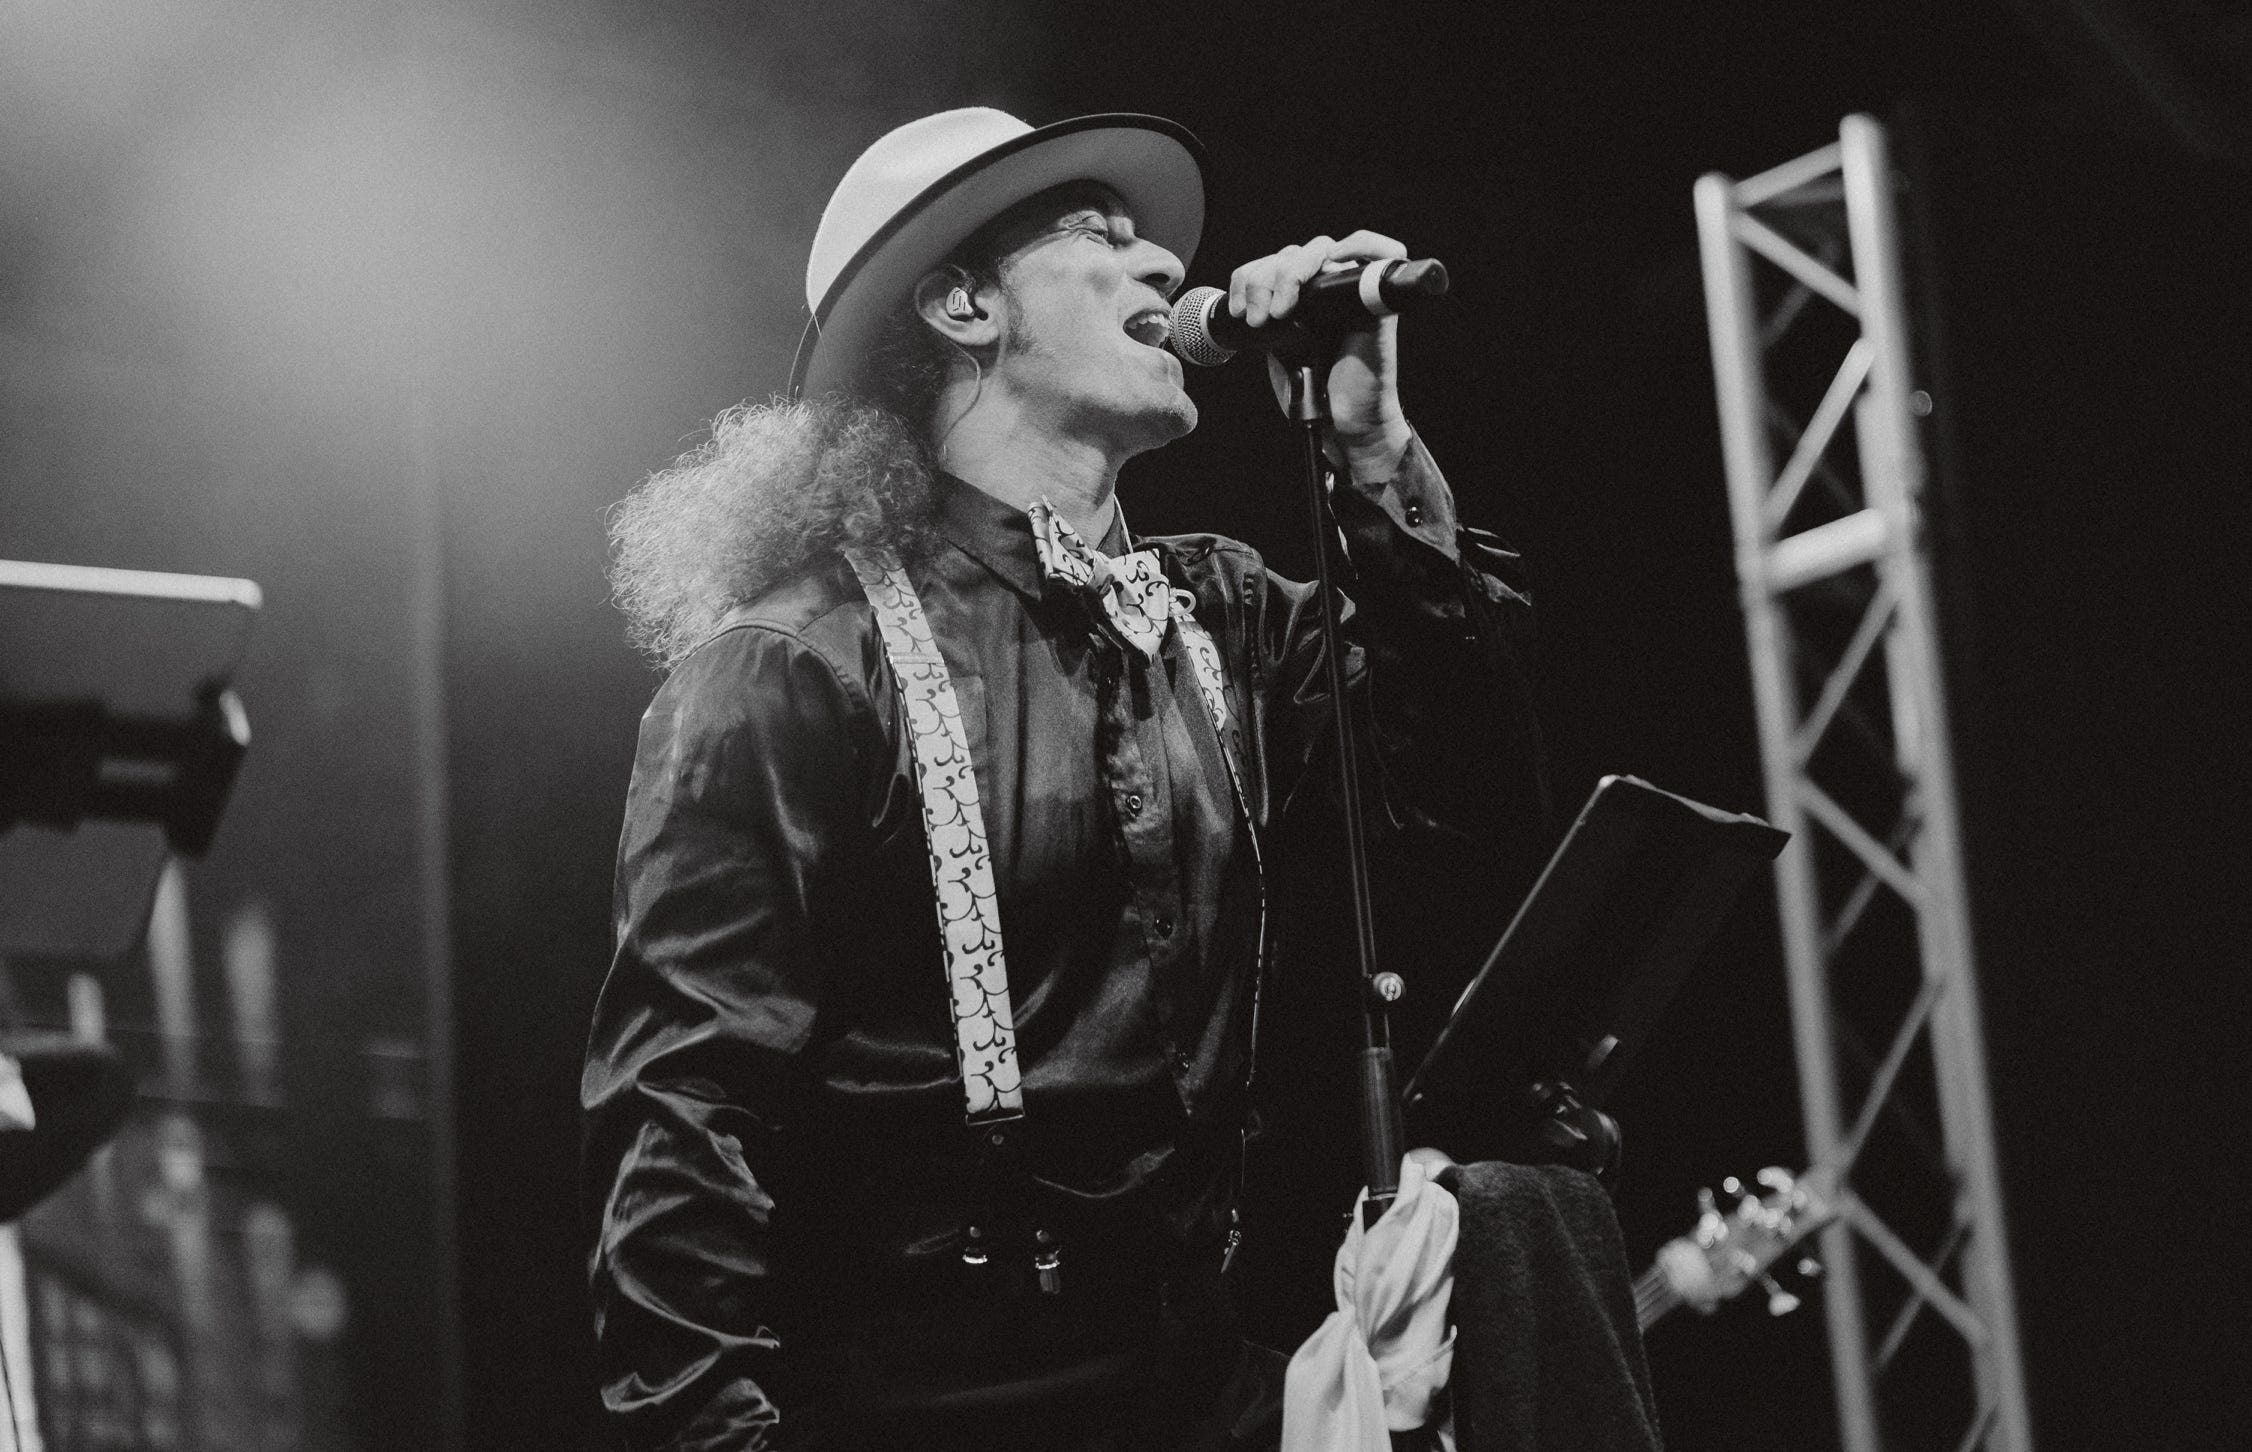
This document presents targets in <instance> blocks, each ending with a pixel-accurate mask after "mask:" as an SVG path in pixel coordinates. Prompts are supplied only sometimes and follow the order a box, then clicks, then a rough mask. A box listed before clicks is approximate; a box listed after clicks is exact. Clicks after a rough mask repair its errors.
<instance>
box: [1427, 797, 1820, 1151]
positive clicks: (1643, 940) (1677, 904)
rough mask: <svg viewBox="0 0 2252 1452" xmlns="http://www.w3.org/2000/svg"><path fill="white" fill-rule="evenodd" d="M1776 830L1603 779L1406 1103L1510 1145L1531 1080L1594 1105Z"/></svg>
mask: <svg viewBox="0 0 2252 1452" xmlns="http://www.w3.org/2000/svg"><path fill="white" fill-rule="evenodd" d="M1789 836H1790V834H1789V833H1787V832H1783V831H1779V830H1777V829H1776V828H1774V827H1771V826H1769V825H1768V824H1767V823H1766V822H1763V821H1761V820H1760V819H1759V818H1757V817H1749V816H1740V815H1737V814H1735V813H1732V812H1723V811H1720V810H1718V809H1717V808H1714V807H1708V806H1705V805H1704V804H1703V803H1700V802H1693V801H1691V800H1689V799H1688V798H1687V797H1681V796H1676V795H1674V794H1673V793H1672V792H1668V791H1661V790H1659V789H1658V788H1657V787H1654V786H1652V785H1650V784H1649V783H1648V782H1646V781H1642V780H1640V779H1638V778H1636V777H1631V776H1607V777H1605V778H1603V780H1602V781H1600V782H1598V783H1597V784H1596V787H1595V791H1594V794H1593V795H1592V796H1590V797H1589V798H1588V801H1587V805H1586V806H1585V807H1583V808H1581V810H1580V814H1579V818H1578V820H1576V821H1575V822H1574V823H1573V824H1572V829H1571V831H1570V832H1569V833H1567V834H1566V835H1565V838H1564V842H1563V845H1562V846H1560V847H1558V848H1557V849H1556V852H1555V855H1554V856H1552V857H1551V858H1550V859H1549V862H1548V866H1547V867H1546V868H1544V869H1543V870H1542V872H1541V875H1540V880H1539V881H1538V882H1536V883H1534V884H1533V890H1532V892H1531V893H1530V894H1529V895H1528V896H1527V897H1526V899H1525V901H1524V904H1523V905H1522V906H1521V907H1519V908H1518V910H1517V915H1516V917H1515V918H1514V919H1512V920H1511V922H1510V924H1509V928H1508V930H1507V931H1506V932H1504V933H1503V934H1502V935H1501V940H1500V941H1499V942H1498V943H1496V944H1495V945H1494V948H1493V951H1492V952H1491V953H1490V954H1488V955H1487V957H1486V961H1485V965H1484V966H1483V967H1481V968H1480V969H1479V970H1478V974H1477V976H1476V977H1474V978H1472V979H1471V980H1470V986H1469V987H1467V988H1465V989H1464V990H1463V991H1462V996H1461V998H1460V999H1458V1000H1457V1001H1456V1003H1455V1007H1454V1012H1453V1014H1452V1015H1451V1016H1450V1017H1449V1018H1448V1020H1447V1023H1446V1026H1445V1027H1444V1028H1442V1029H1441V1030H1440V1031H1439V1036H1438V1038H1437V1039H1436V1040H1435V1041H1434V1042H1433V1043H1432V1045H1431V1050H1430V1052H1429V1053H1427V1054H1425V1055H1424V1057H1423V1062H1422V1064H1421V1065H1419V1066H1418V1067H1417V1069H1416V1071H1415V1075H1414V1077H1413V1078H1411V1079H1409V1080H1408V1085H1407V1088H1406V1090H1405V1091H1404V1092H1403V1094H1402V1096H1401V1097H1402V1099H1403V1101H1404V1103H1405V1105H1406V1108H1407V1110H1408V1111H1409V1112H1410V1113H1411V1114H1416V1115H1418V1116H1419V1117H1420V1118H1421V1119H1423V1120H1436V1121H1438V1122H1440V1123H1443V1124H1446V1125H1449V1126H1464V1127H1476V1128H1480V1129H1483V1130H1485V1131H1488V1132H1494V1133H1498V1134H1500V1135H1502V1136H1503V1137H1504V1138H1505V1139H1506V1138H1510V1137H1512V1136H1513V1137H1514V1138H1516V1139H1517V1140H1520V1141H1521V1140H1523V1139H1524V1137H1525V1135H1526V1133H1527V1132H1528V1131H1530V1130H1532V1129H1533V1126H1532V1125H1531V1124H1530V1123H1529V1122H1528V1121H1529V1119H1530V1117H1531V1116H1532V1115H1534V1114H1536V1113H1540V1112H1545V1111H1546V1110H1547V1109H1548V1108H1552V1107H1553V1103H1554V1096H1553V1094H1550V1095H1547V1096H1530V1097H1529V1096H1528V1092H1527V1091H1528V1090H1529V1089H1530V1088H1531V1086H1534V1085H1546V1086H1558V1085H1561V1086H1564V1088H1565V1095H1566V1098H1567V1099H1570V1098H1572V1097H1575V1096H1576V1099H1577V1101H1578V1102H1579V1103H1580V1104H1584V1105H1586V1106H1588V1107H1590V1108H1596V1109H1599V1108H1600V1107H1601V1106H1602V1104H1603V1103H1604V1102H1605V1101H1606V1100H1607V1099H1608V1098H1609V1097H1610V1096H1611V1094H1612V1093H1613V1091H1615V1090H1616V1088H1617V1087H1618V1083H1619V1080H1620V1078H1621V1077H1622V1075H1623V1074H1624V1073H1625V1070H1626V1067H1627V1064H1628V1063H1629V1062H1630V1061H1631V1060H1632V1058H1633V1056H1634V1052H1635V1050H1636V1049H1637V1048H1639V1047H1640V1046H1641V1044H1642V1041H1643V1040H1644V1039H1645V1038H1647V1037H1648V1036H1649V1033H1650V1030H1651V1028H1652V1027H1653V1026H1654V1025H1655V1023H1656V1022H1657V1019H1658V1016H1659V1014H1660V1013H1661V1012H1662V1011H1663V1010H1664V1008H1665V1006H1666V1004H1667V1002H1669V1001H1670V1000H1671V999H1672V997H1673V994H1674V990H1675V989H1676V988H1678V987H1679V986H1680V984H1681V980H1682V978H1683V977H1684V976H1686V975H1687V973H1688V971H1689V969H1690V968H1691V967H1692V966H1693V965H1694V964H1695V963H1696V961H1697V959H1698V957H1699V956H1701V955H1702V953H1703V952H1704V948H1705V944H1706V943H1707V942H1708V941H1709V940H1710V939H1711V937H1712V934H1713V931H1714V930H1715V929H1716V928H1718V927H1719V925H1720V921H1721V919H1722V918H1723V917H1725V916H1726V915H1727V912H1728V910H1729V908H1730V906H1731V905H1733V904H1734V902H1735V900H1736V897H1737V894H1738V893H1739V892H1740V891H1741V889H1742V888H1743V885H1744V883H1745V882H1746V881H1747V880H1748V879H1749V878H1750V877H1751V876H1752V874H1753V873H1754V872H1756V871H1757V870H1758V869H1759V868H1760V867H1761V866H1762V865H1763V864H1765V863H1769V862H1772V861H1773V860H1774V859H1775V856H1776V854H1777V853H1779V852H1781V851H1782V850H1783V843H1784V842H1785V841H1787V840H1789ZM1543 1098H1545V1099H1546V1101H1547V1102H1546V1103H1545V1104H1544V1103H1542V1102H1541V1101H1542V1099H1543ZM1512 1120H1514V1121H1515V1122H1514V1123H1512V1122H1511V1121H1512ZM1551 1142H1553V1141H1551Z"/></svg>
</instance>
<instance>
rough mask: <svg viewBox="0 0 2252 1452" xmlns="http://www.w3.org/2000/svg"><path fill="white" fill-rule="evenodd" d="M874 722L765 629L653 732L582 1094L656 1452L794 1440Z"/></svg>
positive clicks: (618, 1305)
mask: <svg viewBox="0 0 2252 1452" xmlns="http://www.w3.org/2000/svg"><path fill="white" fill-rule="evenodd" d="M867 718H868V708H867V703H866V701H865V699H864V698H861V697H860V696H859V695H858V693H856V692H855V691H854V690H852V689H851V688H850V687H848V686H847V684H846V683H845V681H844V680H843V679H842V678H841V677H840V676H839V675H838V674H837V673H836V672H835V671H834V670H833V669H832V668H831V666H830V665H829V663H828V662H827V660H826V659H825V658H824V657H822V656H821V655H820V654H819V653H818V652H816V651H815V650H813V649H812V648H811V647H809V646H807V645H806V644H805V643H803V642H802V641H800V640H798V639H797V638H795V637H793V636H791V635H788V634H786V633H783V632H780V631H776V630H772V629H768V628H765V627H761V626H756V625H750V626H740V627H738V628H735V629H732V630H730V631H728V632H726V633H724V634H722V635H720V636H718V637H717V638H715V639H714V640H712V641H710V642H708V643H707V644H706V645H704V646H703V647H701V648H700V649H699V650H698V651H697V652H695V653H694V654H693V655H691V656H690V657H689V658H688V659H687V660H685V661H683V662H682V663H681V665H680V666H679V667H678V668H677V669H676V670H675V671H674V672H673V674H672V676H671V677H670V678H669V679H668V680H667V681H666V683H665V685H664V686H663V687H662V688H661V689H660V690H659V692H658V694H657V697H656V699H655V701H654V702H653V703H652V704H651V705H650V707H649V710H648V712H647V713H646V714H645V715H644V717H643V719H642V724H641V736H640V744H639V747H638V750H637V753H636V759H635V763H634V772H633V782H632V786H631V789H630V791H629V795H628V799H627V806H626V815H625V828H624V832H623V835H622V837H621V840H620V843H619V850H618V869H617V882H616V897H615V929H616V937H617V951H616V955H615V957H614V959H613V960H612V963H611V967H610V972H609V976H608V978H607V979H606V980H605V982H604V984H603V988H602V993H601V996H600V999H599V1001H598V1003H597V1006H596V1010H595V1017H594V1025H593V1030H592V1034H591V1037H590V1040H589V1044H588V1049H587V1058H586V1065H585V1072H584V1075H583V1077H582V1080H581V1088H580V1098H581V1104H582V1108H583V1110H584V1112H585V1132H586V1140H585V1166H584V1168H585V1181H586V1199H587V1206H588V1214H589V1218H590V1220H591V1222H592V1224H591V1227H590V1228H591V1229H592V1230H593V1232H594V1236H595V1244H594V1250H593V1255H592V1263H591V1266H590V1278H591V1282H592V1290H593V1301H594V1312H595V1325H596V1334H597V1337H598V1340H599V1344H600V1357H601V1362H600V1364H601V1394H602V1399H603V1402H604V1404H605V1406H606V1407H607V1409H608V1411H609V1413H610V1415H611V1421H612V1424H613V1426H614V1427H615V1428H616V1429H617V1430H618V1431H620V1432H621V1433H622V1434H623V1435H624V1437H625V1440H626V1442H627V1445H629V1446H631V1447H633V1448H635V1449H645V1448H681V1449H698V1452H702V1449H719V1448H727V1449H750V1448H759V1447H763V1446H766V1445H767V1444H768V1441H769V1439H770V1437H771V1435H772V1432H773V1428H774V1424H775V1422H776V1419H777V1414H776V1411H775V1408H774V1406H773V1404H772V1402H771V1400H770V1399H769V1397H768V1395H767V1393H766V1392H765V1391H764V1390H762V1382H763V1381H764V1380H765V1374H766V1369H767V1368H768V1367H769V1366H770V1364H771V1361H772V1358H773V1356H774V1353H775V1351H776V1349H777V1346H778V1337H777V1335H776V1332H775V1330H774V1327H773V1318H772V1314H771V1306H770V1298H771V1291H772V1287H773V1280H772V1271H773V1265H772V1261H773V1256H772V1243H771V1228H772V1219H773V1213H774V1199H773V1184H772V1180H771V1177H770V1176H769V1174H768V1172H767V1165H768V1162H769V1159H770V1156H771V1154H772V1152H773V1148H774V1144H775V1140H776V1138H777V1136H778V1135H780V1134H782V1133H784V1132H785V1131H786V1128H787V1125H788V1122H789V1120H790V1118H791V1112H792V1111H791V1094H792V1087H791V1086H792V1084H793V1083H794V1081H795V1077H796V1076H795V1075H794V1074H793V1072H792V1070H793V1060H794V1059H795V1058H796V1056H798V1055H799V1054H800V1053H801V1052H802V1051H803V1050H804V1048H805V1046H806V1044H807V1042H808V1040H809V1038H810V1037H811V1035H812V1034H813V1032H814V1025H815V1020H816V1017H817V1014H818V1013H819V1010H820V1007H821V991H822V984H823V977H824V974H823V965H822V959H821V953H820V950H819V947H818V945H817V944H816V943H815V942H814V941H813V940H812V935H811V931H810V922H811V913H810V910H809V905H810V902H811V899H812V897H813V895H814V893H815V892H816V890H817V885H818V883H819V881H820V879H821V878H822V876H823V875H824V874H825V873H827V872H830V871H833V869H834V866H835V862H836V860H837V859H838V858H839V857H840V856H841V855H843V854H846V853H849V852H851V851H852V850H854V845H855V842H856V839H857V837H858V834H859V833H860V832H861V831H862V829H863V828H864V825H865V822H866V816H865V811H864V807H863V803H862V801H861V800H860V798H859V796H858V787H859V783H860V782H861V779H862V776H863V772H862V771H861V769H860V768H861V765H862V761H861V758H862V757H863V756H864V755H865V754H866V747H865V742H866V739H867V738H866V733H865V728H866V722H867Z"/></svg>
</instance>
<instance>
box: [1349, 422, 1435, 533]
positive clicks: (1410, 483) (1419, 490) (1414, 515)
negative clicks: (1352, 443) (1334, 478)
mask: <svg viewBox="0 0 2252 1452" xmlns="http://www.w3.org/2000/svg"><path fill="white" fill-rule="evenodd" d="M1348 482H1349V484H1350V487H1351V489H1352V492H1353V493H1355V494H1357V495H1359V496H1360V497H1361V498H1362V499H1365V500H1367V501H1368V502H1369V503H1370V504H1373V505H1375V506H1376V507H1377V508H1378V509H1380V510H1382V511H1383V512H1384V515H1385V517H1386V518H1388V519H1389V520H1391V521H1392V525H1393V527H1394V528H1395V529H1397V530H1399V531H1400V532H1401V533H1402V534H1405V535H1407V536H1409V537H1410V538H1413V539H1416V540H1419V541H1421V542H1422V543H1424V544H1425V545H1428V546H1429V547H1430V548H1432V549H1434V550H1437V551H1438V552H1439V553H1440V554H1442V555H1444V556H1446V557H1447V558H1448V559H1450V560H1453V559H1457V558H1459V553H1458V551H1457V549H1456V546H1455V526H1456V520H1455V512H1454V491H1453V490H1451V489H1449V488H1448V487H1447V480H1446V476H1445V475H1444V474H1441V473H1440V472H1439V465H1438V463H1437V461H1436V460H1434V459H1433V458H1432V457H1431V451H1430V450H1429V449H1426V448H1425V447H1424V446H1423V436H1422V435H1421V434H1411V435H1409V436H1408V446H1407V452H1406V453H1404V454H1402V455H1401V456H1400V462H1399V466H1398V467H1397V468H1396V469H1394V470H1393V471H1392V477H1391V478H1389V479H1383V480H1374V481H1370V480H1362V479H1351V478H1349V476H1348Z"/></svg>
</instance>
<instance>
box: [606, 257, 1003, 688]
mask: <svg viewBox="0 0 2252 1452" xmlns="http://www.w3.org/2000/svg"><path fill="white" fill-rule="evenodd" d="M970 270H971V271H973V272H975V271H977V269H975V268H971V269H970ZM952 366H954V360H952V359H950V358H949V357H948V356H947V353H946V345H945V344H943V343H942V341H941V340H940V339H939V337H938V335H937V334H936V333H934V332H933V331H932V330H931V329H930V328H929V327H928V326H927V325H925V324H924V322H923V320H922V319H921V318H920V317H919V316H918V315H917V314H916V312H915V311H914V308H913V307H912V306H911V305H909V306H905V307H902V308H901V309H900V310H899V311H898V313H897V314H895V315H894V316H893V318H892V319H891V320H890V321H889V323H888V324H887V325H886V326H885V328H884V330H883V334H882V337H881V339H880V341H879V342H878V344H877V346H876V348H875V351H874V353H873V355H872V357H871V360H870V362H869V364H868V366H867V368H866V369H865V370H864V372H863V373H862V375H861V379H860V382H859V383H858V385H857V386H856V390H855V392H853V393H850V394H845V393H832V394H829V395H827V396H825V397H821V398H816V399H810V400H806V401H803V402H792V401H790V400H788V399H784V398H775V399H771V400H769V401H768V402H766V403H743V404H738V405H736V406H735V407H733V408H730V409H728V410H727V411H726V412H725V413H722V414H721V415H720V416H719V417H718V418H717V419H715V420H713V422H712V429H711V437H710V438H709V439H708V440H706V441H705V442H704V443H702V444H700V445H698V446H697V447H696V448H694V449H691V450H689V451H688V452H687V453H685V454H683V455H681V456H680V457H679V458H678V459H675V460H674V461H673V462H672V463H671V464H669V465H667V466H666V467H665V468H663V469H660V470H658V471H657V472H655V473H654V474H651V475H650V476H649V477H648V478H646V479H644V480H642V481H641V483H640V484H638V485H637V486H635V488H634V490H633V492H632V493H630V494H628V495H627V496H626V497H625V498H624V499H621V500H619V501H618V502H617V503H616V504H614V505H612V506H611V507H610V514H609V524H610V550H611V555H610V590H611V598H612V600H613V601H614V602H615V603H616V605H617V607H618V608H619V609H620V610H621V611H623V612H624V613H625V617H626V636H627V639H628V640H630V641H631V642H632V643H633V645H634V646H635V647H636V648H637V649H639V650H640V651H642V652H643V653H644V654H646V655H647V656H648V657H649V658H650V661H651V662H652V663H653V664H654V665H656V666H657V667H658V668H659V669H670V668H671V667H672V666H674V665H675V664H677V663H678V662H679V661H680V659H681V658H682V657H683V656H685V655H687V654H688V653H689V652H690V651H692V650H694V649H695V648H696V647H697V646H698V645H701V644H702V643H703V642H704V641H706V640H708V639H710V637H711V635H712V633H713V631H715V630H717V629H718V628H719V623H720V621H721V619H722V618H723V617H725V615H726V614H727V612H728V611H730V610H732V609H734V608H735V607H736V606H737V605H741V604H744V603H747V602H749V601H752V600H755V599H757V598H758V597H760V596H761V595H764V594H766V593H767V592H769V591H770V590H772V589H774V588H775V587H776V586H778V585H781V584H783V583H785V582H787V581H788V580H790V579H791V578H792V577H793V576H796V575H798V574H800V573H802V572H804V571H805V570H807V569H809V568H811V567H812V566H814V565H815V564H818V563H821V562H823V561H825V560H827V559H828V558H829V557H830V556H831V555H832V554H833V553H834V552H835V551H837V550H839V549H844V548H854V547H858V548H866V547H873V546H885V547H889V548H891V549H894V550H897V551H898V552H899V553H900V554H901V555H902V556H903V557H906V558H913V557H915V556H916V555H918V554H920V553H922V552H923V551H925V550H927V549H928V548H929V547H930V544H931V542H932V540H933V538H934V536H935V525H934V523H933V519H934V502H933V501H934V488H935V480H936V477H937V472H938V465H937V461H936V459H935V457H934V455H933V452H932V448H931V444H930V432H931V429H930V423H931V413H932V409H933V407H934V404H935V401H936V399H937V396H938V391H939V388H940V386H941V385H942V384H943V383H944V382H945V380H946V378H947V375H948V370H949V369H950V368H951V367H952Z"/></svg>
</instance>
